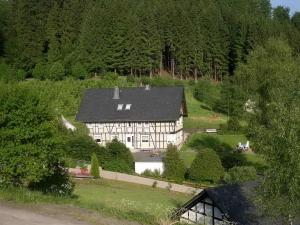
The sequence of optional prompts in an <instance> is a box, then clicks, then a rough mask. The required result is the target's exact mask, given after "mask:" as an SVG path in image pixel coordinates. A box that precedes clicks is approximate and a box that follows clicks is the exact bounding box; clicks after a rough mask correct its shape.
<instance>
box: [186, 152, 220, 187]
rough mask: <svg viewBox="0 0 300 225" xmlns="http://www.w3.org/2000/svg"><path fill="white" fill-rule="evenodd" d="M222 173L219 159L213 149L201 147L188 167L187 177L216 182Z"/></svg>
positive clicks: (199, 180)
mask: <svg viewBox="0 0 300 225" xmlns="http://www.w3.org/2000/svg"><path fill="white" fill-rule="evenodd" d="M223 175H224V168H223V166H222V163H221V160H220V158H219V156H218V155H217V154H216V152H215V151H213V150H211V149H203V150H201V151H199V153H198V154H197V156H196V158H195V159H194V161H193V163H192V165H191V168H190V169H189V174H188V177H189V178H190V179H191V180H194V181H198V182H201V181H210V182H213V183H216V182H218V181H219V180H220V179H221V178H222V177H223Z"/></svg>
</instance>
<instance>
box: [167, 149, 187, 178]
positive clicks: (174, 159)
mask: <svg viewBox="0 0 300 225" xmlns="http://www.w3.org/2000/svg"><path fill="white" fill-rule="evenodd" d="M164 166H165V171H164V176H165V177H166V178H167V179H169V180H174V181H177V182H182V181H183V180H184V175H185V171H186V169H185V165H184V162H183V160H182V159H181V158H180V156H179V153H178V150H177V147H176V146H174V145H169V146H168V148H167V152H166V155H165V157H164Z"/></svg>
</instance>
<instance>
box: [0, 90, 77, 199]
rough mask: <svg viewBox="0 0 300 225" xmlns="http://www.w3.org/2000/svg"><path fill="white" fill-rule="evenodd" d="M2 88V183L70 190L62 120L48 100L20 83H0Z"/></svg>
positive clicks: (51, 190) (59, 191) (0, 109)
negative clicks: (64, 160)
mask: <svg viewBox="0 0 300 225" xmlns="http://www.w3.org/2000/svg"><path fill="white" fill-rule="evenodd" d="M0 92H1V94H0V118H1V119H0V165H1V170H0V185H8V186H10V185H12V186H23V187H28V186H34V187H37V188H42V191H44V192H55V193H58V194H60V193H64V194H70V192H72V187H71V186H72V185H71V184H70V182H69V179H68V175H67V173H66V172H65V170H64V168H63V167H64V163H63V161H62V160H61V158H62V156H63V154H62V150H61V149H62V147H63V141H62V135H61V131H60V130H59V127H58V123H59V122H58V120H56V116H55V114H54V113H53V111H52V110H51V108H49V106H48V103H47V102H45V101H44V99H43V98H41V97H40V96H39V94H38V92H36V90H31V89H29V88H26V87H22V86H20V85H9V84H7V85H3V84H0ZM53 177H55V179H53Z"/></svg>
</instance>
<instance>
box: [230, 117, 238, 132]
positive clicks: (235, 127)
mask: <svg viewBox="0 0 300 225" xmlns="http://www.w3.org/2000/svg"><path fill="white" fill-rule="evenodd" d="M227 129H228V130H229V131H233V132H238V131H240V130H241V125H240V122H239V120H238V118H236V117H230V119H229V120H228V121H227Z"/></svg>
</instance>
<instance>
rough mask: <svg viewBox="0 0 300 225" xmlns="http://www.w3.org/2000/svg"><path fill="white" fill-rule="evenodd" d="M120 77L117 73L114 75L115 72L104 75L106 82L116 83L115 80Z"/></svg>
mask: <svg viewBox="0 0 300 225" xmlns="http://www.w3.org/2000/svg"><path fill="white" fill-rule="evenodd" d="M118 77H119V75H118V74H117V73H113V72H110V73H105V74H104V75H103V78H104V79H105V80H108V81H114V80H117V79H118Z"/></svg>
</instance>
